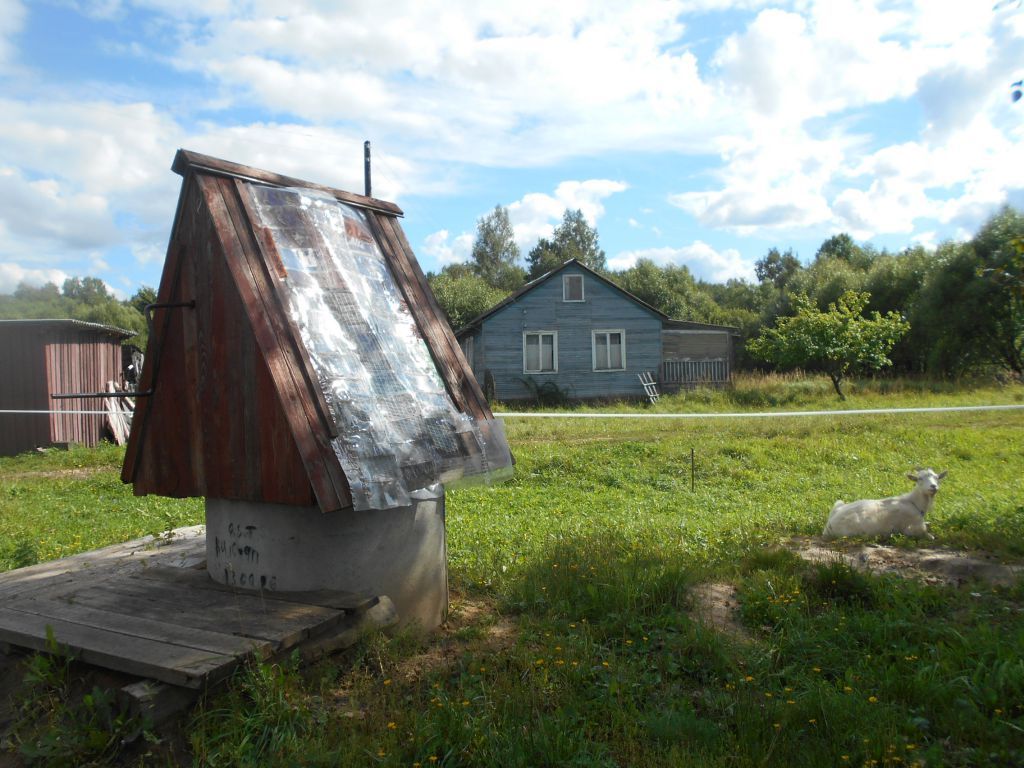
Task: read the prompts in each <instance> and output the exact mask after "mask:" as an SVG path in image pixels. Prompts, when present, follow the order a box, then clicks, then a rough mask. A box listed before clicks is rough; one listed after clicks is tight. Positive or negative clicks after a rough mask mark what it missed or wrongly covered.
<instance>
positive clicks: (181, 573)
mask: <svg viewBox="0 0 1024 768" xmlns="http://www.w3.org/2000/svg"><path fill="white" fill-rule="evenodd" d="M205 561H206V534H205V529H204V527H203V526H193V527H191V528H179V529H177V530H175V531H171V532H169V534H167V535H164V536H161V537H156V538H154V537H146V538H144V539H139V540H137V541H131V542H128V543H127V544H117V545H114V546H111V547H106V548H104V549H99V550H95V551H93V552H84V553H82V554H78V555H74V556H72V557H67V558H63V559H61V560H54V561H51V562H48V563H40V564H38V565H33V566H29V567H28V568H19V569H17V570H14V571H8V572H6V573H0V642H6V643H10V644H11V645H17V646H22V647H25V648H30V649H33V650H46V643H47V629H48V628H49V629H51V630H52V632H53V635H54V637H55V639H56V640H57V642H58V643H59V644H61V645H62V646H67V647H68V648H69V649H70V651H71V652H72V654H73V655H74V656H75V658H77V659H80V660H81V661H84V662H87V663H90V664H95V665H97V666H102V667H106V668H108V669H113V670H117V671H120V672H127V673H129V674H132V675H138V676H140V677H147V678H153V679H155V680H159V681H162V682H165V683H169V684H171V685H177V686H185V687H188V688H201V687H203V686H205V685H210V684H213V683H216V682H217V681H219V680H222V679H224V678H225V677H226V676H227V675H229V674H230V673H231V671H232V670H233V669H235V667H237V666H238V665H239V664H241V663H242V662H243V661H245V660H246V659H250V658H256V659H261V660H262V659H267V658H271V657H275V656H277V655H279V654H282V653H284V652H289V651H291V650H292V649H295V648H299V649H300V650H303V651H304V652H307V651H310V650H311V649H312V650H314V651H315V652H323V651H324V649H332V648H334V647H340V645H342V644H343V643H342V642H341V638H345V639H352V640H354V638H355V636H356V635H357V634H358V633H357V632H354V631H353V630H354V629H355V628H356V627H358V626H360V625H361V621H360V619H361V617H365V616H367V615H368V612H370V613H372V615H373V620H372V621H371V622H368V623H369V624H372V625H373V626H381V625H386V624H387V623H389V621H390V620H393V618H394V609H393V608H392V607H391V606H390V601H388V599H387V598H378V597H360V596H356V595H352V594H348V593H344V592H330V591H321V592H304V593H282V592H262V593H260V592H250V591H241V590H238V589H233V588H231V587H227V586H224V585H221V584H218V583H217V582H214V581H213V580H212V579H211V578H210V577H209V576H208V575H207V573H206V570H205Z"/></svg>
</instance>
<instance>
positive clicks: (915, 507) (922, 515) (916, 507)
mask: <svg viewBox="0 0 1024 768" xmlns="http://www.w3.org/2000/svg"><path fill="white" fill-rule="evenodd" d="M907 501H909V502H910V506H912V507H913V508H914V509H916V510H917V511H918V512H919V513H920V515H921V517H924V510H923V509H921V508H920V507H919V506H917V504H915V503H914V500H913V499H907ZM925 506H928V505H927V503H926V504H925Z"/></svg>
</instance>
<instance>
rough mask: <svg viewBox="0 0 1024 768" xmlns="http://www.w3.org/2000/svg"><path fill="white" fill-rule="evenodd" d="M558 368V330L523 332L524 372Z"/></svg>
mask: <svg viewBox="0 0 1024 768" xmlns="http://www.w3.org/2000/svg"><path fill="white" fill-rule="evenodd" d="M557 370H558V331H524V332H523V373H555V372H556V371H557Z"/></svg>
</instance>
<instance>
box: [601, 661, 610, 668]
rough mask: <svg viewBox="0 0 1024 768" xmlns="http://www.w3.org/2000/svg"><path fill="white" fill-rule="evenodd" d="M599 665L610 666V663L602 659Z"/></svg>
mask: <svg viewBox="0 0 1024 768" xmlns="http://www.w3.org/2000/svg"><path fill="white" fill-rule="evenodd" d="M601 666H602V667H610V666H611V664H609V663H608V662H607V661H602V662H601Z"/></svg>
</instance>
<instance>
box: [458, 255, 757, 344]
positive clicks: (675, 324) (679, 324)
mask: <svg viewBox="0 0 1024 768" xmlns="http://www.w3.org/2000/svg"><path fill="white" fill-rule="evenodd" d="M570 266H577V267H579V268H580V269H582V270H584V271H585V272H588V273H589V274H590V275H592V276H593V277H595V278H597V279H598V280H600V281H601V282H602V283H604V284H605V285H607V286H609V287H610V288H612V289H614V290H615V291H617V292H618V293H621V294H622V295H623V296H625V297H626V298H627V299H629V300H630V301H632V302H634V303H635V304H638V305H640V306H641V307H643V308H644V309H646V310H647V311H648V312H651V313H652V314H654V315H655V316H657V317H658V318H660V319H661V321H662V323H663V325H664V327H665V328H673V329H681V330H683V329H685V330H726V331H734V332H737V333H738V330H737V329H736V328H733V327H732V326H728V325H712V324H709V323H696V322H692V321H690V320H673V319H672V318H670V317H669V316H668V315H666V314H665V313H664V312H662V311H661V310H659V309H656V308H655V307H652V306H651V305H650V304H648V303H647V302H646V301H644V300H643V299H640V298H638V297H636V296H634V295H633V294H632V293H630V292H629V291H627V290H626V289H625V288H623V287H622V286H620V285H617V284H616V283H615V282H613V281H612V280H609V279H608V278H607V277H605V276H604V275H602V274H601V273H600V272H596V271H594V270H593V269H591V268H590V267H588V266H587V265H586V264H584V263H583V262H581V261H579V260H578V259H569V260H568V261H566V262H565V263H564V264H562V265H561V266H559V267H556V268H555V269H552V270H551V271H550V272H546V273H545V274H543V275H541V276H540V277H538V278H535V279H533V280H531V281H530V282H528V283H526V285H524V286H523V287H522V288H520V289H519V290H517V291H515V292H514V293H511V294H509V295H508V296H506V297H505V298H504V299H502V300H501V301H499V302H498V303H497V304H495V305H494V306H493V307H491V308H490V309H488V310H487V311H486V312H483V313H481V314H479V315H477V316H476V317H474V318H473V319H472V320H470V321H469V322H468V323H466V324H465V325H464V326H462V327H461V328H459V329H458V330H457V331H456V332H455V336H456V338H461V337H463V336H465V335H466V334H468V333H470V332H472V331H474V330H476V329H478V328H479V327H480V324H481V323H483V321H484V320H486V319H487V318H489V317H491V315H494V314H495V313H497V312H499V311H500V310H502V309H504V308H505V307H507V306H508V305H509V304H512V303H514V302H515V301H516V300H518V299H519V298H520V297H521V296H523V295H524V294H527V293H529V292H530V291H532V290H533V289H534V288H537V287H538V286H540V285H541V284H543V283H546V282H547V281H548V280H550V279H551V278H553V277H554V276H555V275H557V274H558V273H560V272H561V271H562V270H564V269H565V268H566V267H570Z"/></svg>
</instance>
